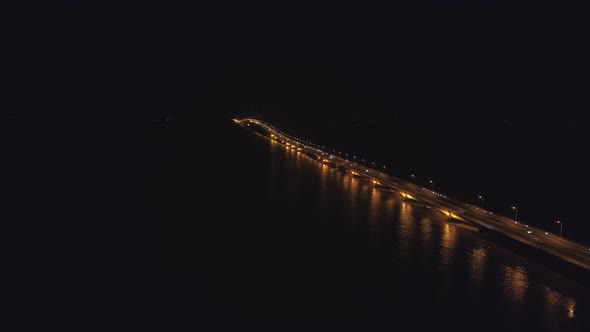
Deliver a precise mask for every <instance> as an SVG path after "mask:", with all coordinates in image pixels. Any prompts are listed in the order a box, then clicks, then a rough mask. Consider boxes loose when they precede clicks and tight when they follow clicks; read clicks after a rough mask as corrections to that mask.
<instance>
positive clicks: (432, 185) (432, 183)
mask: <svg viewBox="0 0 590 332" xmlns="http://www.w3.org/2000/svg"><path fill="white" fill-rule="evenodd" d="M430 188H431V189H432V190H434V182H432V180H430Z"/></svg>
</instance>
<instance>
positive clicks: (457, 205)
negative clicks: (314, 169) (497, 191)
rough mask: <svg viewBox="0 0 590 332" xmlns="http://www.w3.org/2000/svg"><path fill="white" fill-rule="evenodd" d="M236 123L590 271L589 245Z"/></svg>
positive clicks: (273, 132)
mask: <svg viewBox="0 0 590 332" xmlns="http://www.w3.org/2000/svg"><path fill="white" fill-rule="evenodd" d="M234 122H236V123H238V124H240V125H243V126H248V125H249V124H250V123H253V124H256V125H258V126H260V127H262V128H264V129H265V130H266V131H267V132H268V133H269V135H270V136H271V139H275V140H277V141H279V142H281V143H283V144H285V145H286V146H288V147H289V148H292V149H297V150H298V151H301V152H306V153H310V154H313V155H315V156H317V158H318V160H319V161H321V162H324V163H327V164H332V165H334V166H340V167H342V168H343V169H345V170H346V171H348V172H351V173H352V174H353V175H354V176H359V177H364V178H367V179H368V180H370V181H372V182H373V183H374V184H375V185H379V186H382V187H384V188H388V189H390V190H393V191H395V192H397V193H399V194H400V195H402V196H403V197H404V198H405V199H406V200H415V201H417V202H421V203H423V204H425V205H427V206H429V207H431V208H435V209H438V210H439V211H440V212H442V213H444V214H446V215H447V216H449V217H451V218H455V219H458V220H461V221H464V222H467V223H471V224H474V225H477V226H479V227H480V228H487V229H491V230H494V231H496V232H498V233H500V234H502V235H504V236H507V237H509V238H512V239H513V240H516V241H518V242H521V243H525V244H527V245H529V246H531V247H534V248H537V249H539V250H541V251H543V252H546V253H548V254H551V255H553V256H556V257H558V258H560V259H562V260H564V261H567V262H569V263H571V264H574V265H576V266H579V267H581V268H584V269H586V270H590V248H588V247H587V246H584V245H582V244H579V243H576V242H573V241H570V240H567V239H565V238H563V237H561V236H558V235H556V234H553V233H550V232H547V231H544V230H541V229H538V228H535V227H532V226H529V225H526V224H524V223H522V222H521V221H516V220H514V219H512V218H508V217H505V216H501V215H497V214H494V213H492V212H491V211H486V210H484V209H481V208H479V207H477V206H474V205H471V204H466V203H464V202H460V201H458V200H455V199H451V198H448V197H446V195H443V194H441V193H438V192H435V191H433V190H429V189H426V188H423V187H420V186H417V185H415V184H413V183H411V182H408V181H405V180H401V179H399V178H397V177H394V176H392V175H388V174H384V173H382V172H380V171H378V170H375V169H372V168H370V167H367V166H365V165H361V164H358V163H356V162H354V161H350V160H348V159H344V158H341V157H338V156H336V155H334V154H330V153H328V152H326V151H323V150H322V149H320V147H319V146H317V145H315V144H313V143H310V142H307V141H304V140H301V139H298V138H296V137H293V136H290V135H288V134H286V133H283V132H281V131H280V130H278V129H276V128H274V127H272V126H271V125H269V124H267V123H265V122H263V121H260V120H258V119H250V118H245V119H234Z"/></svg>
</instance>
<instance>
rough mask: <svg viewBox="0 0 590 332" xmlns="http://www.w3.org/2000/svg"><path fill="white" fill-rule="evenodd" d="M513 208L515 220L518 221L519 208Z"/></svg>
mask: <svg viewBox="0 0 590 332" xmlns="http://www.w3.org/2000/svg"><path fill="white" fill-rule="evenodd" d="M512 210H514V220H516V221H518V208H517V207H516V206H513V207H512Z"/></svg>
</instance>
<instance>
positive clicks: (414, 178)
mask: <svg viewBox="0 0 590 332" xmlns="http://www.w3.org/2000/svg"><path fill="white" fill-rule="evenodd" d="M411 177H412V181H414V184H416V175H414V174H412V175H411Z"/></svg>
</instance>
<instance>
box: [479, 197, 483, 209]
mask: <svg viewBox="0 0 590 332" xmlns="http://www.w3.org/2000/svg"><path fill="white" fill-rule="evenodd" d="M478 197H479V199H481V208H482V209H483V196H482V195H479V196H478Z"/></svg>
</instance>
